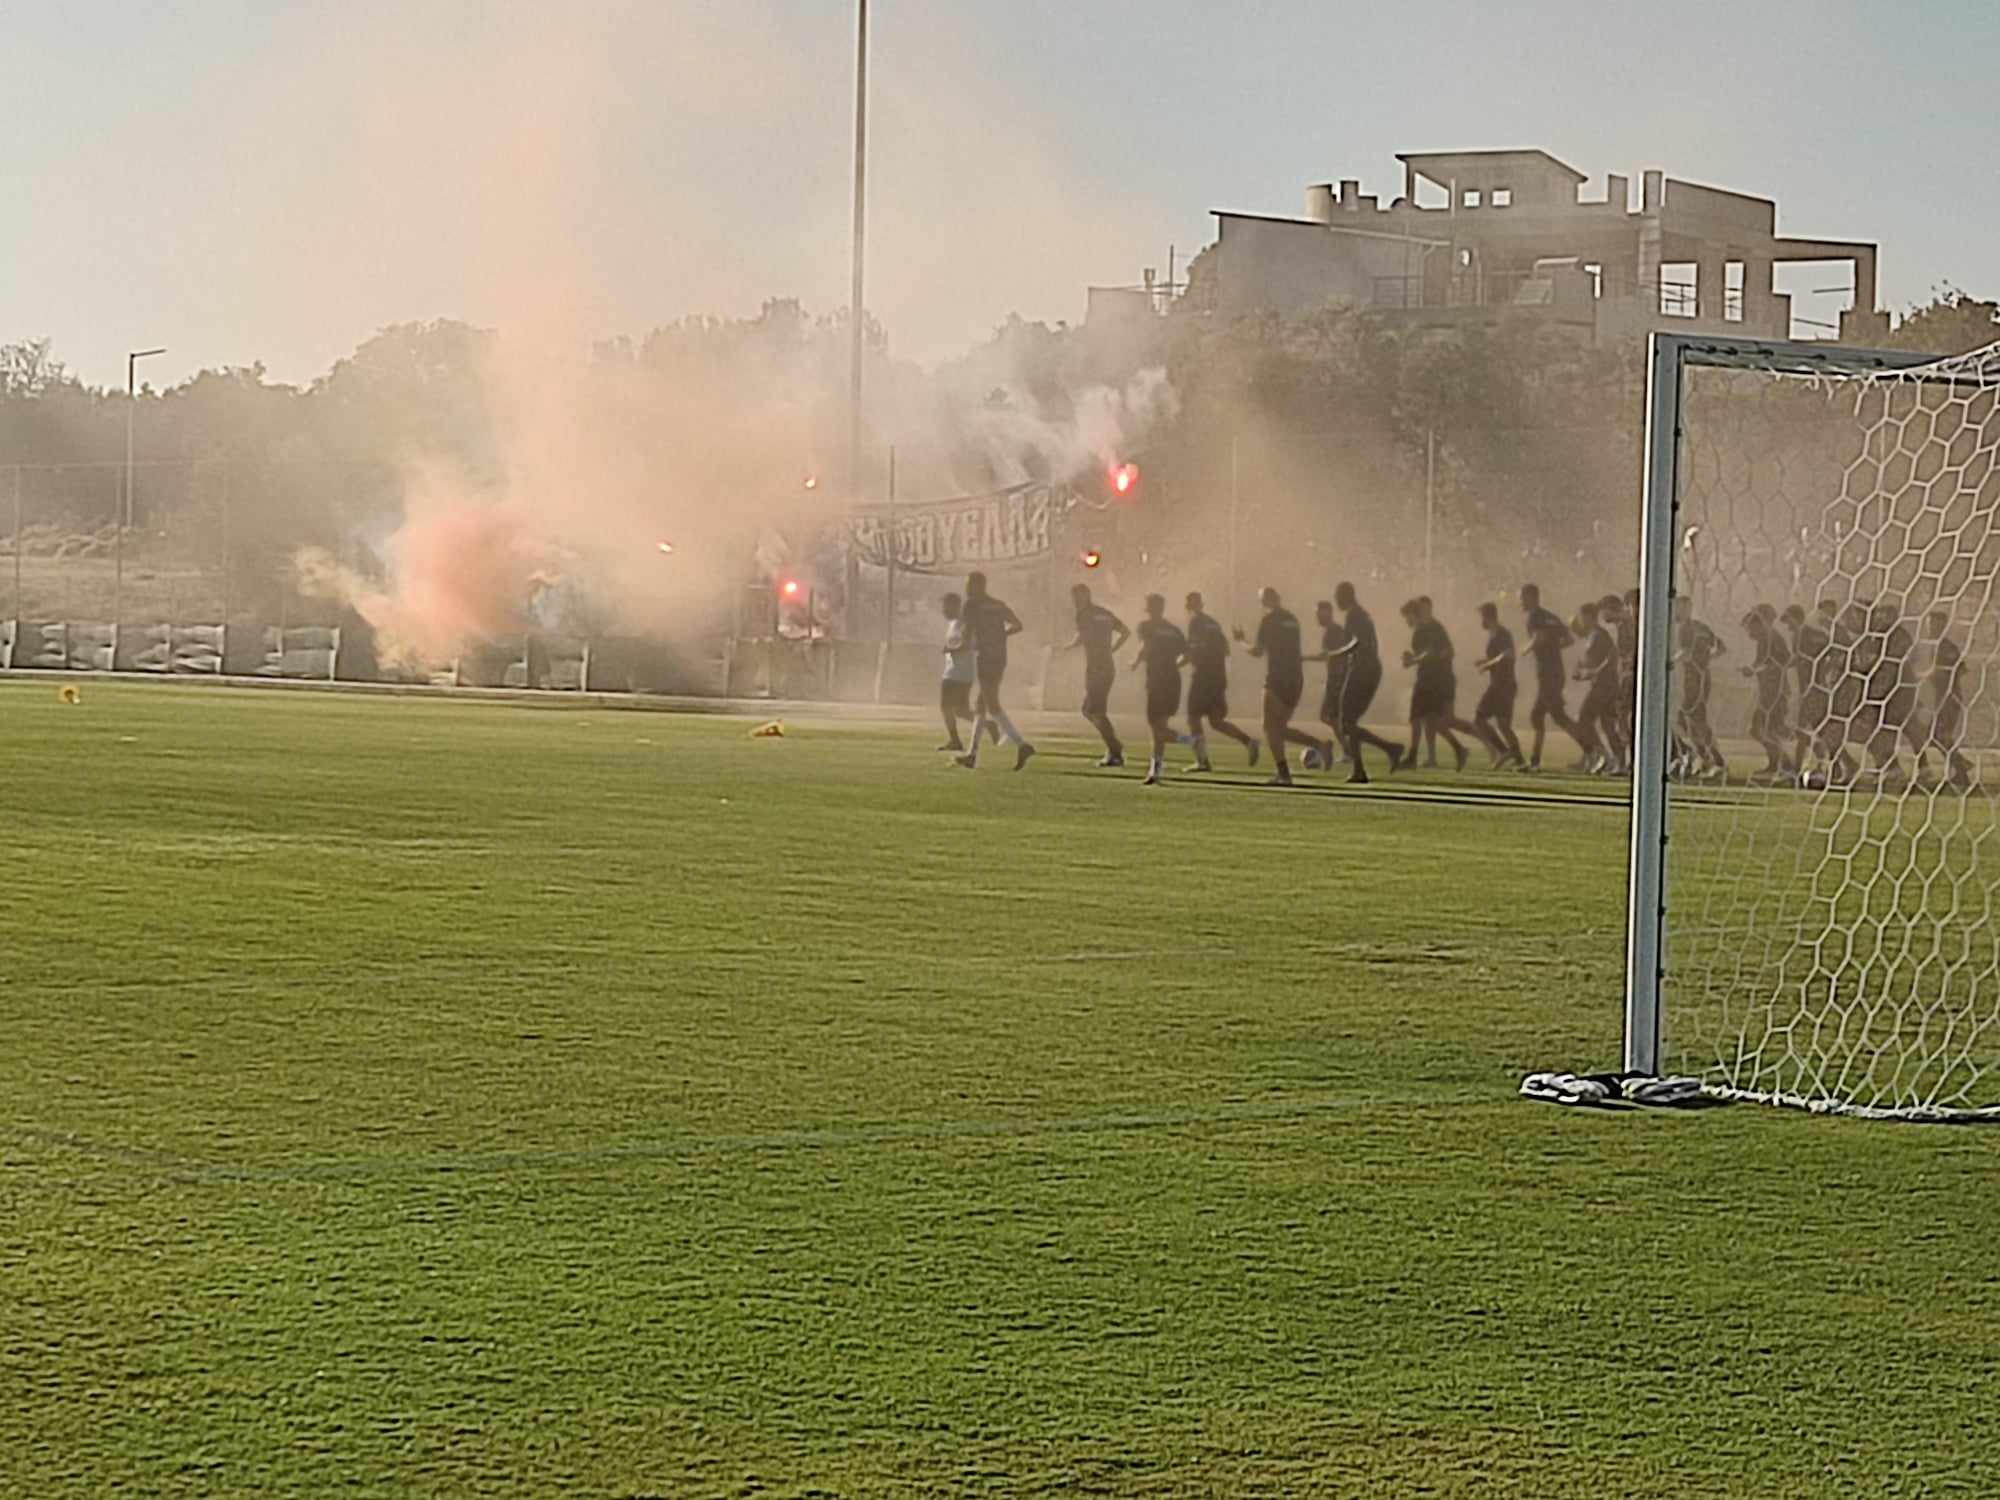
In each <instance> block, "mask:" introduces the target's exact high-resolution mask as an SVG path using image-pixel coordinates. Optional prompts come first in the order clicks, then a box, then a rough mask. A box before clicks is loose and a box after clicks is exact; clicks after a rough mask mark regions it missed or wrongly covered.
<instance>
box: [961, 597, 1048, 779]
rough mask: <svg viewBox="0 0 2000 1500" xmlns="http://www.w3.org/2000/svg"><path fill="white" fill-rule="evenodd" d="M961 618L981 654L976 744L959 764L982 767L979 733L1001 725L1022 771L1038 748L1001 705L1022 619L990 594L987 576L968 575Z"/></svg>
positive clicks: (973, 742) (979, 661)
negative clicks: (1012, 646)
mask: <svg viewBox="0 0 2000 1500" xmlns="http://www.w3.org/2000/svg"><path fill="white" fill-rule="evenodd" d="M960 618H961V619H963V620H964V621H965V633H966V634H967V635H968V636H969V637H970V638H971V640H972V646H973V649H974V650H975V651H977V652H978V653H979V655H978V658H977V662H976V669H977V671H978V674H979V705H978V707H979V715H978V717H977V718H976V719H974V720H973V724H972V744H971V745H970V746H969V747H968V748H967V749H966V752H965V754H963V755H961V756H958V757H956V763H957V764H959V765H961V766H964V767H965V768H966V770H968V771H970V770H972V769H974V768H975V767H976V766H978V764H979V732H980V731H981V730H982V729H985V728H987V727H989V726H990V725H998V726H999V729H1000V732H1001V733H1002V734H1003V735H1005V736H1006V737H1007V743H1008V744H1010V745H1012V746H1013V747H1014V769H1015V770H1017V771H1018V770H1020V769H1021V767H1023V766H1025V765H1026V764H1027V763H1028V757H1029V756H1031V755H1033V754H1034V753H1035V747H1034V746H1033V745H1031V744H1029V743H1028V742H1027V740H1026V739H1024V738H1023V737H1022V735H1021V731H1020V730H1018V729H1016V728H1015V727H1014V721H1013V720H1012V719H1010V718H1008V717H1007V710H1006V709H1005V708H1004V707H1003V706H1002V705H1001V702H1000V684H1001V682H1002V681H1003V680H1004V679H1005V678H1006V676H1007V642H1008V640H1009V638H1011V637H1013V636H1017V635H1019V634H1020V633H1021V629H1022V626H1021V617H1020V616H1019V615H1017V614H1015V613H1014V611H1013V610H1011V609H1009V608H1008V607H1007V606H1006V605H1005V604H1004V603H1002V602H1001V601H1000V600H998V599H996V598H994V597H993V596H992V595H991V594H989V593H987V592H986V575H985V574H984V573H968V574H967V575H966V578H965V603H964V605H963V606H962V613H961V615H960Z"/></svg>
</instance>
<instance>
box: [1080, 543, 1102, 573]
mask: <svg viewBox="0 0 2000 1500" xmlns="http://www.w3.org/2000/svg"><path fill="white" fill-rule="evenodd" d="M1082 561H1083V565H1084V566H1085V567H1086V568H1094V567H1096V566H1097V565H1098V564H1099V563H1101V562H1103V561H1104V554H1103V553H1102V552H1099V551H1098V550H1097V549H1096V548H1095V547H1092V548H1090V549H1088V550H1087V551H1086V552H1085V553H1084V554H1083V558H1082Z"/></svg>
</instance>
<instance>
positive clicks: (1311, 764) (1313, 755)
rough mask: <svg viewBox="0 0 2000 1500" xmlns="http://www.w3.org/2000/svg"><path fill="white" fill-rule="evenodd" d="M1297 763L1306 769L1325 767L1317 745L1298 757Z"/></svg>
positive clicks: (1320, 769)
mask: <svg viewBox="0 0 2000 1500" xmlns="http://www.w3.org/2000/svg"><path fill="white" fill-rule="evenodd" d="M1299 764H1300V765H1302V766H1304V767H1305V768H1306V769H1307V770H1308V771H1324V770H1325V769H1326V763H1325V762H1324V761H1323V760H1322V759H1321V758H1320V753H1319V747H1318V746H1317V745H1315V746H1313V747H1312V748H1311V749H1309V750H1307V751H1306V753H1305V754H1304V755H1301V756H1300V757H1299Z"/></svg>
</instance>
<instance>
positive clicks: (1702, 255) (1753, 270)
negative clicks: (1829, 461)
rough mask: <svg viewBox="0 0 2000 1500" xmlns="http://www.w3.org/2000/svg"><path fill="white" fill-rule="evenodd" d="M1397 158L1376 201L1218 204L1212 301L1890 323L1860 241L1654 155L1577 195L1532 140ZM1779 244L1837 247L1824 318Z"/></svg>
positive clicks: (1650, 322) (1767, 324)
mask: <svg viewBox="0 0 2000 1500" xmlns="http://www.w3.org/2000/svg"><path fill="white" fill-rule="evenodd" d="M1397 160H1398V161H1400V162H1401V163H1402V166H1403V185H1402V192H1401V193H1400V194H1399V195H1398V196H1397V197H1396V198H1395V199H1394V201H1392V202H1391V203H1390V204H1388V205H1387V206H1386V207H1384V206H1383V205H1382V203H1381V201H1380V199H1379V198H1378V197H1376V196H1373V195H1369V194H1364V193H1362V191H1361V185H1360V183H1359V182H1357V181H1352V180H1350V181H1344V182H1341V183H1339V184H1337V185H1336V184H1333V183H1320V184H1316V185H1314V186H1312V187H1309V188H1307V189H1306V203H1305V213H1304V215H1303V216H1302V217H1300V218H1296V219H1292V218H1274V217H1269V216H1266V215H1261V214H1243V213H1230V212H1225V211H1219V210H1218V211H1217V212H1216V214H1215V218H1216V265H1215V281H1214V286H1215V310H1216V312H1217V313H1218V314H1219V315H1221V316H1223V317H1233V316H1239V315H1241V314H1244V313H1249V312H1256V311H1267V310H1268V311H1275V312H1277V313H1280V314H1282V315H1285V316H1293V315H1296V314H1299V313H1302V312H1305V311H1308V310H1310V309H1312V308H1315V307H1318V306H1321V305H1323V304H1324V303H1326V302H1328V301H1331V300H1339V301H1343V302H1348V303H1352V304H1354V305H1356V306H1360V307H1366V308H1370V309H1372V310H1374V311H1376V312H1377V313H1380V314H1382V315H1384V316H1386V317H1389V318H1391V319H1394V320H1397V321H1408V322H1413V323H1418V324H1421V325H1424V326H1450V325H1453V324H1460V323H1466V322H1478V321H1482V320H1488V319H1492V318H1495V317H1498V316H1501V315H1503V314H1513V315H1525V316H1531V317H1537V318H1544V319H1547V320H1550V321H1552V322H1554V323H1557V324H1560V325H1563V326H1567V327H1572V328H1574V329H1576V330H1577V332H1578V333H1579V334H1581V335H1584V336H1588V337H1591V338H1594V339H1597V340H1603V341H1608V340H1614V339H1620V338H1624V337H1628V336H1632V335H1636V334H1640V333H1644V332H1646V331H1648V330H1650V329H1655V328H1665V329H1673V330H1678V331H1681V332H1707V333H1725V334H1740V335H1747V336H1753V337H1760V338H1790V337H1802V338H1805V337H1820V338H1830V337H1834V336H1835V335H1836V333H1837V334H1838V336H1839V337H1841V338H1847V339H1854V340H1857V341H1867V340H1869V339H1871V338H1875V337H1879V336H1880V335H1881V334H1883V333H1886V332H1887V330H1888V317H1887V315H1886V314H1885V313H1882V312H1879V311H1878V310H1877V309H1876V306H1875V255H1876V247H1875V246H1874V245H1872V244H1863V243H1858V242H1850V241H1840V240H1816V239H1795V238H1791V237H1785V236H1780V235H1779V234H1778V232H1777V219H1778V207H1777V204H1776V203H1775V202H1773V201H1772V200H1771V199H1768V198H1754V197H1751V196H1749V195H1747V194H1744V193H1732V192H1726V191H1724V190H1722V189H1720V188H1712V187H1703V186H1701V185H1700V184H1698V183H1692V182H1682V181H1680V180H1679V179H1678V178H1672V177H1668V176H1666V175H1665V174H1664V173H1661V172H1647V173H1645V174H1644V176H1643V178H1642V179H1641V183H1640V191H1639V197H1638V202H1637V204H1636V206H1635V205H1634V204H1633V202H1632V194H1631V182H1630V179H1628V178H1625V177H1620V176H1617V175H1613V176H1611V177H1610V178H1609V179H1608V180H1607V182H1606V185H1605V189H1604V191H1603V193H1602V195H1601V196H1597V197H1585V196H1584V193H1585V183H1586V181H1587V179H1586V177H1585V175H1584V174H1583V173H1582V172H1579V171H1577V170H1576V169H1575V168H1574V167H1572V166H1569V165H1568V164H1567V163H1565V162H1561V161H1558V160H1556V158H1555V157H1553V156H1550V155H1549V154H1548V153H1547V152H1545V151H1439V152H1410V153H1407V154H1404V155H1400V156H1398V157H1397ZM1793 262H1820V263H1827V262H1835V263H1838V265H1837V266H1829V267H1828V269H1827V271H1826V273H1825V277H1824V278H1821V279H1826V278H1831V279H1833V280H1834V282H1835V283H1836V284H1837V283H1838V279H1839V278H1840V277H1841V276H1842V275H1843V274H1844V275H1846V276H1847V277H1849V278H1850V279H1851V284H1852V286H1853V301H1852V305H1851V306H1850V307H1849V309H1848V310H1846V311H1845V312H1843V313H1842V314H1841V315H1840V320H1839V325H1838V328H1837V329H1836V328H1835V327H1832V326H1821V327H1811V326H1800V327H1797V328H1795V327H1794V321H1793V316H1792V307H1791V298H1790V297H1789V296H1787V295H1786V294H1784V293H1782V292H1780V291H1779V290H1778V289H1777V287H1776V284H1775V279H1774V271H1775V268H1776V267H1778V266H1780V265H1784V264H1788V263H1793ZM1093 311H1095V309H1093ZM1105 311H1107V312H1109V311H1110V309H1109V308H1108V307H1107V308H1106V309H1105Z"/></svg>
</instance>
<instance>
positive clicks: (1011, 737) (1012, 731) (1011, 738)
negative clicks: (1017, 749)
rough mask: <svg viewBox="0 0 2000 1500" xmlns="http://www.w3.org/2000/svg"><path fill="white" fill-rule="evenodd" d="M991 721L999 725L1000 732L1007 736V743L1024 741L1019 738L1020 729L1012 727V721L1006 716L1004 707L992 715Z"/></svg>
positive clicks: (1017, 743)
mask: <svg viewBox="0 0 2000 1500" xmlns="http://www.w3.org/2000/svg"><path fill="white" fill-rule="evenodd" d="M993 722H994V723H996V724H998V725H999V726H1000V732H1001V733H1002V734H1004V735H1005V736H1007V743H1008V744H1010V745H1019V744H1022V743H1024V741H1023V740H1022V739H1021V731H1020V730H1018V729H1016V728H1015V727H1014V721H1013V720H1012V719H1010V718H1008V717H1007V711H1006V710H1005V709H1002V710H1001V711H1000V712H999V713H996V714H995V715H994V716H993Z"/></svg>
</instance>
